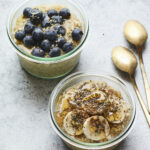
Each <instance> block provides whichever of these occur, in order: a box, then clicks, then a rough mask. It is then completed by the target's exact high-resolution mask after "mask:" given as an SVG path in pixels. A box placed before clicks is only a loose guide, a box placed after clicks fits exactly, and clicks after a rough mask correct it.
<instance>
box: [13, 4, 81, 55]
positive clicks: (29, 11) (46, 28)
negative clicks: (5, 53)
mask: <svg viewBox="0 0 150 150" xmlns="http://www.w3.org/2000/svg"><path fill="white" fill-rule="evenodd" d="M13 35H14V40H15V42H16V44H17V45H18V46H19V47H20V48H21V49H22V50H23V51H25V52H26V53H28V54H31V55H33V56H37V57H57V56H60V55H63V54H65V53H68V52H70V51H72V50H73V49H74V48H75V47H76V46H77V45H78V44H79V43H80V40H81V38H82V35H83V32H82V24H81V22H80V21H79V19H78V18H77V17H76V16H75V15H74V14H73V13H71V12H70V10H69V9H68V8H65V7H63V6H60V5H52V6H38V7H35V8H29V7H27V8H25V9H24V11H23V15H21V16H20V17H19V18H18V19H17V21H16V26H15V28H14V31H13Z"/></svg>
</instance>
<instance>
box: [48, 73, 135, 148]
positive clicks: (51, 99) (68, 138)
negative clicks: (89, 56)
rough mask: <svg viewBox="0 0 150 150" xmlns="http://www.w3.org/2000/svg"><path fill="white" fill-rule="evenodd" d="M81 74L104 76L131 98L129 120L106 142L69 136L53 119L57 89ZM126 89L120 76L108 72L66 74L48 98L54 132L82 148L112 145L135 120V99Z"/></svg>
mask: <svg viewBox="0 0 150 150" xmlns="http://www.w3.org/2000/svg"><path fill="white" fill-rule="evenodd" d="M82 76H97V77H103V78H106V79H108V80H111V81H112V82H115V83H116V84H119V86H121V87H122V88H123V89H126V91H125V92H126V93H127V95H128V96H129V99H130V100H131V103H132V114H131V119H130V122H129V123H128V125H127V127H126V129H125V130H124V131H123V132H122V133H121V134H119V135H118V136H117V137H115V138H114V139H112V140H109V141H107V142H102V143H85V142H81V141H79V140H76V139H74V138H72V137H71V136H69V135H67V134H66V133H65V132H64V131H63V130H62V129H61V128H60V127H59V125H58V124H57V122H56V120H55V117H54V111H53V109H54V102H55V97H56V95H57V94H58V92H59V91H58V90H57V89H59V90H61V89H62V88H63V87H64V85H66V84H68V83H69V82H70V81H71V80H74V79H75V78H79V77H82ZM127 89H128V88H127V87H126V85H125V84H124V82H123V81H122V80H121V79H120V78H118V77H115V76H112V75H110V74H109V73H100V74H98V73H87V72H77V73H73V74H71V75H69V76H67V77H66V78H64V79H63V80H62V81H60V82H59V83H58V85H57V86H56V87H55V88H54V90H53V91H52V93H51V96H50V98H49V110H50V120H51V123H52V125H53V127H54V128H55V131H56V133H57V134H58V135H59V136H60V137H62V138H65V140H67V141H68V142H73V144H75V143H76V144H79V145H80V146H83V148H85V147H86V148H87V146H88V147H90V148H96V147H98V146H104V148H106V147H110V146H111V145H112V146H113V145H115V144H117V143H119V141H121V140H122V139H124V138H125V137H126V136H127V135H128V134H129V131H131V129H132V127H133V124H134V122H135V116H136V105H135V101H134V99H133V97H132V95H131V93H130V92H129V90H127Z"/></svg>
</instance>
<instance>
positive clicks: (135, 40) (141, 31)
mask: <svg viewBox="0 0 150 150" xmlns="http://www.w3.org/2000/svg"><path fill="white" fill-rule="evenodd" d="M124 35H125V37H126V39H127V40H128V41H129V42H130V43H132V44H134V45H135V46H136V47H137V49H138V56H139V62H140V66H141V67H140V68H141V72H142V76H143V80H144V86H145V91H146V97H147V102H148V110H149V113H150V87H149V84H148V79H147V75H146V72H145V67H144V63H143V58H142V45H143V44H144V43H145V42H146V40H147V31H146V29H145V28H144V26H143V25H142V24H140V23H139V22H138V21H135V20H129V21H127V22H126V23H125V26H124Z"/></svg>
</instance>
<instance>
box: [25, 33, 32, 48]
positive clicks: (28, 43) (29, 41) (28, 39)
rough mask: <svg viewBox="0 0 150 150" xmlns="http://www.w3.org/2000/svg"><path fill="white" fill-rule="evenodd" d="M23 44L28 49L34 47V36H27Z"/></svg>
mask: <svg viewBox="0 0 150 150" xmlns="http://www.w3.org/2000/svg"><path fill="white" fill-rule="evenodd" d="M23 43H24V45H25V46H26V47H32V46H34V40H33V39H32V36H30V35H27V36H25V37H24V39H23Z"/></svg>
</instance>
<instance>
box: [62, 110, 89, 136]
mask: <svg viewBox="0 0 150 150" xmlns="http://www.w3.org/2000/svg"><path fill="white" fill-rule="evenodd" d="M86 118H88V115H87V114H86V113H85V112H84V111H81V110H75V111H71V112H69V113H68V114H67V115H66V117H65V118H64V122H63V126H64V129H65V131H66V132H67V133H68V134H69V135H73V136H74V135H80V134H82V133H83V130H82V128H83V123H84V120H85V119H86Z"/></svg>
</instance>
